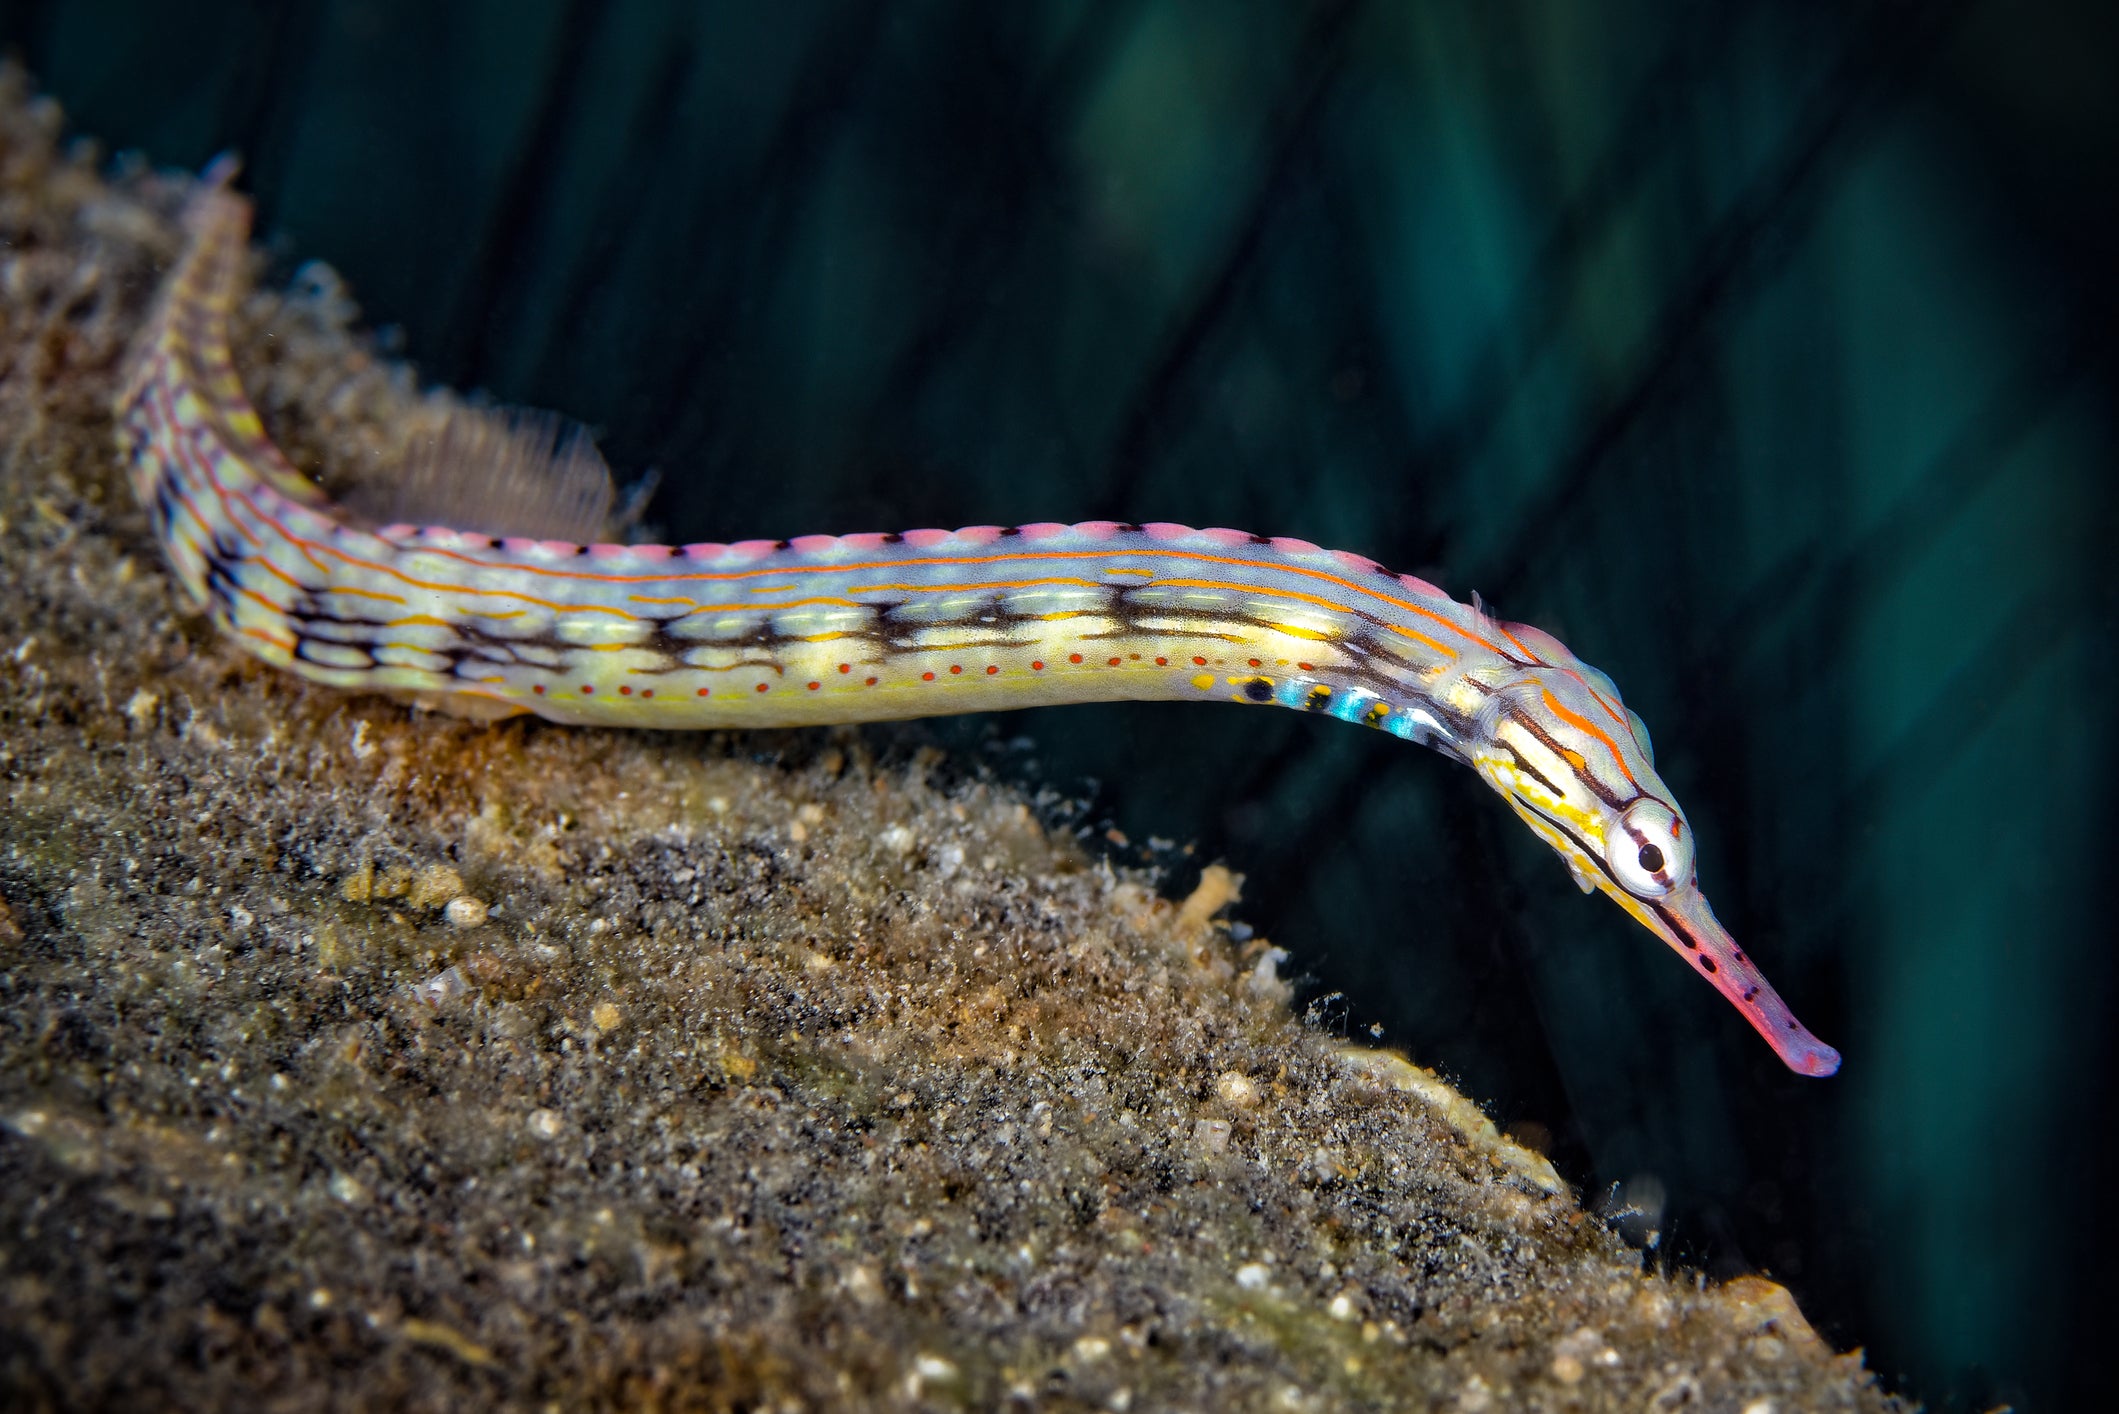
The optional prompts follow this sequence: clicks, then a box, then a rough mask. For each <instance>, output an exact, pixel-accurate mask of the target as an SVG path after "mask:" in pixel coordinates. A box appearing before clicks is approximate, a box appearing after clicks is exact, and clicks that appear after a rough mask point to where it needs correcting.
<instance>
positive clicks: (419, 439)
mask: <svg viewBox="0 0 2119 1414" xmlns="http://www.w3.org/2000/svg"><path fill="white" fill-rule="evenodd" d="M615 500H616V492H615V491H614V489H613V488H612V485H611V469H610V468H609V467H608V466H606V465H605V464H604V460H603V455H602V454H601V453H600V452H598V451H597V450H596V443H595V441H594V440H593V439H592V438H591V437H590V436H589V433H588V430H587V429H586V428H583V427H581V426H580V425H579V424H577V423H571V422H568V421H566V420H565V419H563V418H561V417H558V416H556V415H554V414H552V413H548V412H536V411H530V410H525V409H519V408H476V407H462V406H458V407H454V408H451V409H450V410H449V412H448V413H447V414H446V415H445V416H444V417H443V418H442V420H441V423H440V425H439V426H437V427H436V428H434V429H433V430H432V431H430V432H425V433H421V434H420V435H418V436H416V437H414V438H413V440H412V442H411V444H410V445H409V446H408V447H407V448H406V450H405V460H404V464H403V466H402V467H401V468H400V470H399V472H398V474H397V475H395V476H389V477H382V478H377V479H375V480H371V481H364V482H363V483H362V484H361V485H360V486H358V487H357V488H354V489H352V490H351V491H349V492H348V494H347V497H346V502H345V504H346V509H347V510H349V511H351V512H352V513H353V514H354V515H355V516H357V517H358V518H360V519H361V520H363V521H366V522H368V523H370V524H371V525H389V524H397V525H446V526H449V527H451V528H453V529H456V530H470V531H477V532H480V533H482V534H486V535H523V536H528V537H530V538H532V539H536V540H570V541H573V542H575V543H576V544H588V543H590V542H592V541H597V540H601V539H603V538H604V535H605V532H606V530H607V529H608V528H609V524H610V517H611V507H612V504H613V502H614V501H615Z"/></svg>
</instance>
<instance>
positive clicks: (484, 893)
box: [0, 71, 1896, 1414]
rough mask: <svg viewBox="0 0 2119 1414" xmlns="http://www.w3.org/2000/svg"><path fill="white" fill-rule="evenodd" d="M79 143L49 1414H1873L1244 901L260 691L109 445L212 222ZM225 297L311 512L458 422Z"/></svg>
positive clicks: (29, 796) (294, 313) (922, 790)
mask: <svg viewBox="0 0 2119 1414" xmlns="http://www.w3.org/2000/svg"><path fill="white" fill-rule="evenodd" d="M59 126H60V120H59V115H58V113H57V111H56V109H55V108H53V107H52V106H51V105H50V104H49V103H44V102H37V101H32V100H31V99H30V98H29V96H28V91H27V83H26V80H25V79H24V78H23V76H22V75H21V74H20V72H19V71H9V72H7V73H6V75H5V77H4V78H0V434H4V435H0V458H4V461H0V603H5V604H6V605H8V606H9V608H8V612H7V615H6V628H5V641H4V642H0V995H4V1003H0V1389H4V1391H5V1394H6V1399H7V1403H8V1404H9V1406H10V1407H24V1408H31V1407H54V1408H56V1407H76V1406H80V1405H85V1404H104V1403H117V1402H125V1403H133V1404H141V1403H153V1404H163V1403H174V1404H180V1405H187V1406H207V1405H210V1406H215V1407H220V1406H228V1405H235V1404H238V1403H246V1404H247V1403H254V1402H258V1401H273V1402H276V1403H281V1404H290V1405H292V1404H300V1405H302V1406H304V1407H310V1406H327V1405H330V1406H351V1405H358V1406H362V1407H369V1406H374V1405H410V1406H422V1407H433V1408H456V1407H462V1406H464V1405H467V1404H506V1405H535V1406H547V1405H549V1406H554V1407H560V1408H569V1409H572V1408H584V1407H601V1406H620V1405H622V1406H627V1407H634V1406H653V1407H673V1408H674V1407H683V1408H691V1407H698V1408H731V1407H736V1406H742V1407H746V1408H788V1409H794V1408H824V1407H831V1408H839V1407H859V1406H882V1407H914V1408H917V1407H965V1408H987V1407H994V1406H997V1405H1002V1404H1005V1403H1009V1402H1011V1401H1020V1402H1021V1403H1023V1404H1025V1405H1036V1406H1039V1407H1048V1408H1103V1409H1121V1410H1122V1409H1128V1408H1132V1409H1152V1408H1168V1407H1187V1408H1207V1407H1265V1406H1271V1407H1274V1408H1289V1409H1311V1408H1314V1409H1334V1408H1351V1407H1362V1408H1417V1409H1436V1408H1442V1409H1459V1410H1478V1409H1486V1408H1492V1409H1501V1408H1514V1407H1531V1408H1556V1409H1557V1408H1566V1409H1581V1410H1599V1409H1627V1410H1639V1409H1643V1408H1649V1409H1659V1408H1672V1409H1675V1408H1691V1407H1700V1408H1715V1409H1731V1410H1746V1411H1758V1412H1759V1414H1762V1412H1763V1411H1766V1410H1778V1411H1794V1410H1810V1409H1882V1408H1887V1407H1896V1405H1895V1401H1893V1400H1891V1399H1889V1398H1888V1397H1886V1396H1885V1395H1883V1394H1882V1393H1881V1392H1880V1391H1878V1390H1877V1388H1876V1387H1875V1385H1874V1383H1873V1382H1872V1380H1871V1379H1870V1377H1869V1376H1868V1375H1867V1374H1866V1373H1865V1372H1864V1371H1863V1370H1862V1368H1861V1365H1860V1361H1859V1359H1858V1357H1854V1356H1835V1355H1833V1354H1832V1352H1831V1351H1830V1350H1829V1349H1828V1348H1827V1347H1826V1346H1825V1345H1824V1344H1823V1342H1822V1341H1820V1340H1819V1339H1818V1338H1817V1336H1816V1335H1815V1334H1814V1333H1812V1332H1811V1331H1810V1329H1809V1327H1808V1326H1807V1325H1806V1324H1805V1323H1804V1322H1803V1320H1802V1317H1801V1316H1800V1314H1799V1313H1798V1312H1797V1311H1796V1309H1795V1307H1794V1305H1793V1303H1792V1301H1790V1300H1789V1299H1788V1297H1787V1295H1786V1293H1785V1292H1783V1291H1781V1290H1780V1289H1779V1288H1778V1287H1775V1286H1773V1285H1772V1284H1771V1283H1768V1282H1764V1281H1761V1280H1758V1279H1747V1280H1745V1281H1742V1282H1736V1283H1730V1284H1729V1285H1727V1286H1724V1287H1720V1288H1703V1287H1702V1286H1700V1285H1699V1284H1698V1283H1696V1282H1693V1281H1690V1280H1670V1279H1667V1278H1663V1277H1659V1276H1654V1275H1647V1274H1644V1273H1643V1272H1642V1270H1641V1266H1640V1261H1639V1258H1638V1256H1637V1255H1636V1254H1635V1253H1633V1252H1632V1251H1630V1250H1629V1249H1628V1248H1626V1247H1625V1246H1624V1245H1623V1244H1622V1243H1621V1242H1620V1241H1619V1240H1618V1239H1617V1238H1616V1237H1615V1236H1614V1235H1612V1233H1611V1232H1610V1231H1608V1230H1607V1229H1606V1228H1605V1226H1604V1225H1603V1224H1602V1223H1600V1222H1598V1221H1597V1220H1595V1219H1593V1218H1591V1217H1590V1216H1588V1215H1587V1214H1585V1213H1584V1212H1583V1210H1582V1209H1581V1208H1580V1207H1579V1206H1578V1205H1577V1204H1576V1203H1575V1201H1574V1199H1573V1197H1572V1196H1571V1195H1570V1194H1569V1193H1568V1192H1567V1191H1566V1190H1565V1188H1564V1185H1562V1184H1561V1183H1560V1182H1559V1181H1558V1179H1557V1177H1556V1176H1555V1175H1553V1173H1552V1171H1551V1169H1550V1167H1549V1166H1548V1165H1546V1164H1545V1163H1544V1161H1543V1160H1542V1159H1540V1158H1539V1157H1538V1156H1536V1155H1535V1154H1532V1153H1530V1152H1528V1151H1526V1150H1522V1149H1520V1148H1517V1147H1516V1146H1515V1145H1513V1144H1511V1143H1510V1142H1509V1141H1507V1140H1505V1139H1503V1138H1502V1137H1500V1136H1499V1135H1498V1134H1496V1133H1495V1132H1494V1131H1493V1129H1492V1127H1491V1125H1490V1124H1488V1123H1486V1121H1485V1120H1484V1118H1483V1116H1481V1115H1480V1114H1479V1112H1478V1111H1477V1110H1476V1108H1474V1107H1473V1106H1471V1105H1470V1104H1469V1103H1468V1102H1467V1101H1465V1100H1463V1099H1462V1098H1461V1097H1459V1096H1457V1095H1456V1094H1455V1093H1454V1092H1453V1091H1450V1090H1449V1089H1448V1088H1447V1087H1446V1086H1445V1085H1443V1084H1442V1083H1441V1082H1440V1081H1438V1080H1436V1079H1435V1078H1434V1077H1432V1076H1431V1075H1429V1074H1427V1073H1426V1072H1424V1071H1420V1070H1418V1069H1417V1068H1415V1067H1412V1066H1410V1065H1408V1064H1406V1063H1405V1062H1403V1061H1401V1060H1399V1059H1397V1058H1395V1057H1389V1056H1384V1055H1380V1054H1377V1053H1370V1052H1361V1051H1353V1050H1349V1049H1346V1048H1343V1047H1342V1046H1340V1045H1339V1044H1338V1043H1336V1042H1335V1041H1334V1039H1333V1038H1332V1037H1330V1036H1329V1035H1327V1034H1324V1033H1322V1032H1320V1031H1318V1030H1316V1029H1313V1028H1311V1027H1307V1026H1305V1025H1304V1024H1303V1022H1302V1021H1301V1020H1300V1019H1298V1018H1297V1017H1296V1016H1294V1015H1293V1014H1292V1013H1291V1012H1290V1010H1289V1005H1288V995H1289V994H1288V988H1287V986H1286V985H1285V984H1284V983H1283V982H1282V981H1281V980H1280V979H1279V977H1278V975H1277V973H1276V971H1275V965H1276V962H1277V961H1278V955H1277V954H1276V953H1275V952H1274V951H1273V950H1271V949H1270V948H1268V947H1266V946H1265V945H1264V944H1263V943H1261V942H1257V941H1253V942H1252V943H1251V944H1249V945H1248V946H1238V945H1237V944H1235V943H1234V942H1233V941H1232V939H1231V937H1230V934H1229V931H1228V929H1227V928H1226V926H1224V925H1221V924H1218V923H1217V922H1216V921H1215V920H1216V918H1217V917H1218V916H1219V915H1220V914H1221V912H1222V911H1223V909H1224V908H1225V907H1226V905H1228V904H1230V903H1232V902H1234V900H1235V895H1236V880H1235V878H1234V876H1232V875H1229V874H1227V873H1226V872H1225V871H1220V870H1210V871H1208V873H1207V875H1206V878H1205V880H1204V881H1203V883H1202V884H1201V890H1200V892H1198V893H1196V894H1194V896H1193V897H1192V899H1190V900H1188V901H1186V902H1185V903H1183V904H1181V905H1180V904H1173V903H1172V902H1170V901H1168V900H1165V899H1163V898H1160V897H1158V896H1157V894H1156V893H1155V891H1154V889H1153V887H1152V880H1151V879H1150V878H1148V877H1146V876H1142V875H1137V874H1133V873H1129V872H1127V871H1124V870H1119V869H1116V868H1114V867H1112V866H1111V865H1110V864H1109V863H1107V862H1103V861H1098V860H1095V859H1092V858H1089V857H1087V856H1085V855H1084V854H1083V853H1082V852H1081V851H1080V849H1079V848H1078V847H1077V846H1076V845H1075V844H1074V843H1073V842H1072V840H1071V839H1070V838H1068V837H1067V836H1066V835H1064V834H1055V833H1052V832H1048V831H1047V829H1046V828H1045V827H1044V826H1043V825H1042V824H1041V823H1040V820H1039V818H1038V816H1037V815H1036V813H1035V812H1034V811H1033V809H1032V808H1031V806H1030V803H1029V802H1027V801H1025V800H1024V799H1022V798H1021V797H1020V796H1019V794H1018V793H1017V792H1015V791H1013V790H1012V789H1009V788H1006V787H1003V786H1001V785H998V784H995V783H993V782H991V781H989V780H986V779H983V778H981V777H980V776H979V775H977V774H976V773H975V772H972V771H968V770H966V769H964V768H961V767H958V766H955V765H954V764H952V763H951V761H950V760H949V759H948V758H946V757H943V756H941V755H940V754H939V753H935V752H932V751H926V750H917V749H914V747H913V746H912V745H910V744H909V743H914V742H916V741H917V740H918V738H917V736H916V734H914V733H912V732H908V731H903V730H898V731H889V732H883V731H854V730H840V731H835V732H831V733H824V732H813V733H795V732H775V733H758V734H748V735H733V734H724V735H709V736H689V735H658V734H652V733H622V732H606V731H596V730H581V729H567V728H557V727H552V726H548V725H545V724H542V723H537V722H532V721H523V720H516V721H511V722H507V723H502V724H499V725H496V726H474V725H469V724H466V723H463V722H459V721H455V720H451V719H447V718H440V717H436V716H433V715H429V714H422V713H415V712H412V711H408V710H406V709H403V708H400V707H398V706H395V705H393V704H390V703H387V702H384V701H382V700H380V699H376V698H365V697H351V696H346V695H343V694H339V693H334V692H331V691H327V690H322V689H318V688H312V687H307V686H304V685H303V684H302V683H300V682H299V681H297V680H295V679H292V678H290V677H287V676H285V675H283V674H279V673H276V672H273V671H272V670H270V669H267V668H264V667H261V666H259V665H257V664H255V663H253V662H251V661H250V660H248V659H247V658H245V657H244V656H243V655H242V654H240V653H238V652H236V651H234V650H233V649H231V648H230V647H229V646H228V645H226V644H225V643H223V642H221V641H220V640H219V639H218V637H217V635H216V634H215V633H214V632H213V630H212V629H211V628H210V626H209V625H207V624H206V622H205V621H204V619H203V618H202V617H201V616H199V615H198V614H197V613H196V612H195V611H193V610H192V609H191V608H190V607H189V605H188V604H187V603H186V602H185V600H184V599H183V597H182V596H181V594H180V593H179V592H178V591H177V590H176V588H175V586H174V585H173V584H172V583H171V582H170V581H169V580H168V578H167V577H166V576H165V575H164V573H163V570H162V567H161V565H160V563H159V561H158V559H157V557H156V554H155V549H154V544H153V540H152V538H151V536H150V535H149V532H148V527H147V523H146V518H145V516H144V515H143V514H142V513H141V512H140V511H139V509H138V508H137V507H136V506H135V505H134V504H133V501H132V497H131V495H130V493H129V491H128V489H127V488H126V486H125V482H124V478H123V475H122V472H121V470H120V468H119V467H118V465H117V463H116V458H115V455H114V453H113V451H112V445H113V444H112V436H111V427H110V419H109V414H108V412H107V408H108V406H109V400H110V393H111V389H112V387H113V383H114V380H115V379H116V377H117V376H118V372H119V366H120V362H121V359H122V354H123V350H124V348H125V345H126V341H127V339H128V337H129V335H130V333H131V331H132V330H133V329H134V328H135V327H137V324H138V322H139V320H140V319H141V318H142V316H143V314H144V312H145V309H146V307H147V304H148V301H149V300H150V298H151V296H152V293H153V290H154V287H155V283H156V279H157V276H158V273H159V271H160V270H161V269H163V268H164V267H165V266H166V264H167V262H168V261H169V260H170V259H171V258H172V257H173V256H174V254H175V252H176V250H177V248H178V245H179V240H180V237H179V234H178V232H177V230H176V227H175V225H174V216H175V213H176V212H177V210H178V209H179V208H180V206H181V204H182V201H183V198H184V195H185V193H186V190H187V187H188V184H189V179H187V178H181V177H163V176H157V175H152V174H148V173H146V172H144V171H137V170H129V171H126V172H124V173H122V174H121V176H120V177H119V178H118V179H117V180H116V181H114V182H113V181H108V180H106V178H105V177H104V176H103V175H102V174H101V172H100V170H99V164H98V162H97V160H96V157H95V154H94V153H93V152H91V151H88V150H85V149H72V150H67V151H64V152H62V150H61V149H60V148H59V146H58V144H57V136H58V131H59ZM244 313H245V321H246V322H245V330H244V337H243V340H242V344H243V347H242V349H241V353H240V356H241V357H242V358H244V359H245V360H246V366H245V367H244V369H243V374H244V378H245V381H246V384H247V385H248V386H249V387H250V388H251V390H252V392H253V396H254V397H255V398H256V399H257V401H258V402H259V403H260V404H261V407H262V409H263V411H264V412H265V414H266V416H267V418H268V420H269V421H270V422H271V423H272V424H273V428H272V430H273V432H274V434H275V435H276V437H278V439H279V440H280V441H281V443H282V445H284V446H288V447H290V448H294V449H297V454H298V455H302V456H307V457H310V458H311V459H312V460H313V461H314V462H315V463H316V464H317V465H316V466H315V467H313V468H312V469H321V468H322V464H323V463H325V462H328V461H330V460H332V459H338V460H339V461H340V462H341V463H344V464H354V463H360V462H361V461H363V460H364V459H369V458H380V457H382V456H384V455H386V454H387V453H388V451H389V450H390V446H391V441H392V438H393V436H396V435H400V434H397V433H393V431H392V429H393V428H402V427H404V426H405V425H407V423H408V422H409V421H410V420H412V414H413V412H414V411H415V410H416V409H419V408H427V409H431V407H432V406H433V404H434V402H435V400H436V399H437V398H438V397H440V396H441V395H436V394H420V393H418V392H417V391H416V390H415V388H414V385H413V382H412V379H411V376H410V374H409V373H408V372H407V371H406V370H405V369H403V368H402V367H397V366H393V365H390V364H388V363H385V362H383V361H381V360H379V359H378V358H377V357H376V356H375V355H374V353H373V352H372V351H371V350H370V349H369V348H368V347H367V346H365V345H364V344H363V343H362V342H361V341H360V340H359V339H358V338H357V337H356V336H355V335H353V334H351V333H349V332H348V330H349V325H350V320H351V311H350V309H349V308H348V307H347V305H346V303H345V301H344V298H343V296H341V295H339V294H338V293H337V292H336V290H335V287H333V286H332V285H331V284H330V282H329V281H328V280H326V279H324V278H322V277H312V278H310V279H308V280H307V281H306V282H305V283H304V285H303V287H302V289H301V291H300V292H299V293H297V294H294V295H279V294H270V293H261V294H258V295H256V296H254V297H252V299H251V300H250V301H249V304H248V306H247V307H246V309H245V312H244ZM1409 965H1412V964H1411V963H1410V962H1409Z"/></svg>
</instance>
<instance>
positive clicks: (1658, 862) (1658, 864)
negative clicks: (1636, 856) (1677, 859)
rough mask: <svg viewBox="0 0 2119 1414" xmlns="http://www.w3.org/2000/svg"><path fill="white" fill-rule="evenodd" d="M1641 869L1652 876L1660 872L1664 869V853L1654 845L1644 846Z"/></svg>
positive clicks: (1642, 847) (1642, 848)
mask: <svg viewBox="0 0 2119 1414" xmlns="http://www.w3.org/2000/svg"><path fill="white" fill-rule="evenodd" d="M1641 867H1642V868H1643V869H1646V870H1647V871H1648V872H1649V873H1651V874H1654V873H1657V872H1659V871H1660V870H1661V869H1662V867H1663V851H1661V850H1659V849H1657V848H1656V847H1655V846H1654V845H1652V844H1644V845H1642V846H1641Z"/></svg>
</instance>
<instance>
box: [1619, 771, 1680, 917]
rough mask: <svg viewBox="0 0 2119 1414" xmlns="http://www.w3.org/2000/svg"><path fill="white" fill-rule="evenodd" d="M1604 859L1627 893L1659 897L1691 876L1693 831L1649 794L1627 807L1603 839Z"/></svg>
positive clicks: (1673, 811)
mask: <svg viewBox="0 0 2119 1414" xmlns="http://www.w3.org/2000/svg"><path fill="white" fill-rule="evenodd" d="M1605 853H1606V862H1607V863H1609V864H1610V865H1611V872H1612V873H1613V874H1615V875H1617V876H1618V880H1619V882H1620V883H1621V884H1624V885H1625V886H1626V890H1627V892H1628V893H1631V894H1633V895H1634V896H1635V897H1636V898H1661V897H1662V896H1663V895H1665V894H1667V893H1669V892H1670V891H1671V890H1672V889H1675V888H1677V887H1678V886H1679V885H1681V884H1683V883H1684V882H1685V881H1686V880H1688V879H1690V878H1691V877H1692V831H1691V830H1690V829H1688V828H1687V827H1686V825H1685V818H1684V817H1683V816H1682V815H1679V814H1678V813H1677V811H1675V810H1672V809H1671V808H1670V807H1669V806H1667V805H1665V804H1664V803H1663V802H1662V801H1660V800H1657V799H1656V798H1655V797H1654V796H1652V795H1644V796H1642V797H1641V798H1640V799H1638V800H1636V801H1634V803H1633V804H1631V805H1629V806H1627V807H1626V810H1625V813H1623V814H1621V815H1620V816H1619V819H1618V824H1617V826H1616V828H1614V829H1613V830H1612V831H1611V833H1610V834H1609V835H1608V836H1607V837H1606V841H1605Z"/></svg>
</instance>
